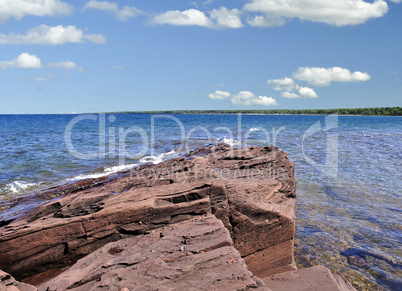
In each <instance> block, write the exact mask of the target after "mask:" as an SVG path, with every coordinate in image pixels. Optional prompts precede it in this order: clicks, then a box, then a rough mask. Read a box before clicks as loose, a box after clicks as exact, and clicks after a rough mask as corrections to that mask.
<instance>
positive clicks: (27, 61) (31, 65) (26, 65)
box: [0, 53, 43, 70]
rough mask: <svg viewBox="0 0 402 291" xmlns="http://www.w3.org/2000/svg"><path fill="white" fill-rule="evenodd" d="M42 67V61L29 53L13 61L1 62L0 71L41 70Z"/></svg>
mask: <svg viewBox="0 0 402 291" xmlns="http://www.w3.org/2000/svg"><path fill="white" fill-rule="evenodd" d="M42 67H43V66H42V64H41V61H40V59H39V58H38V57H37V56H35V55H30V54H28V53H22V54H20V55H19V56H18V57H17V58H15V59H14V60H12V61H0V70H5V69H8V68H22V69H41V68H42Z"/></svg>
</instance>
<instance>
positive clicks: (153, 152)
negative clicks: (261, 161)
mask: <svg viewBox="0 0 402 291" xmlns="http://www.w3.org/2000/svg"><path fill="white" fill-rule="evenodd" d="M218 141H224V142H227V143H229V144H232V145H234V146H239V145H267V144H275V145H277V146H278V147H279V148H280V149H282V150H284V151H286V152H287V153H288V154H289V157H290V159H291V160H292V161H294V162H295V165H296V179H297V183H298V187H297V191H298V215H297V217H298V221H297V232H296V259H297V264H298V266H299V267H302V266H310V265H315V264H324V265H326V266H327V267H329V268H330V269H332V270H333V271H335V272H337V273H339V274H342V275H343V276H344V277H346V278H347V279H348V280H349V281H351V282H352V283H353V284H354V286H355V287H356V288H357V289H359V290H378V289H382V290H401V286H402V280H401V278H402V247H401V246H402V224H401V218H402V202H401V198H402V197H401V196H402V195H401V188H402V183H401V181H402V179H401V178H402V177H401V176H402V174H401V172H402V171H401V170H402V117H378V116H305V115H300V116H295V115H150V114H86V115H0V157H1V160H0V220H2V219H7V218H9V217H12V216H13V215H15V214H16V213H20V212H22V211H23V210H24V209H25V208H26V207H29V206H30V205H26V204H23V205H18V204H17V205H16V204H15V203H13V201H15V199H16V198H18V197H23V196H25V195H29V194H30V193H33V192H35V191H39V190H40V189H45V188H47V187H49V186H52V185H58V184H63V183H66V182H68V181H72V180H78V179H84V178H89V177H99V176H102V175H108V174H112V173H114V172H116V171H118V170H121V169H127V168H132V167H135V166H136V165H138V164H141V163H144V162H148V161H151V162H154V163H157V162H159V161H161V160H163V159H167V158H169V157H173V156H176V155H179V154H182V153H184V152H186V151H187V150H189V149H192V148H195V147H198V146H202V145H205V144H211V143H212V144H213V143H217V142H218ZM31 203H35V201H31Z"/></svg>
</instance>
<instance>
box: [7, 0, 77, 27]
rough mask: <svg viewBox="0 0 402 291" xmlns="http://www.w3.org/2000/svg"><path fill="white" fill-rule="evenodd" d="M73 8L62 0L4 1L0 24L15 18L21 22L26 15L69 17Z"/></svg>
mask: <svg viewBox="0 0 402 291" xmlns="http://www.w3.org/2000/svg"><path fill="white" fill-rule="evenodd" d="M72 12H73V7H72V6H71V5H69V4H67V3H65V2H63V1H60V0H42V1H38V0H2V1H0V23H4V22H6V21H7V19H9V18H11V17H14V18H15V19H17V20H20V19H21V18H23V17H24V16H26V15H33V16H54V15H60V14H62V15H68V14H71V13H72Z"/></svg>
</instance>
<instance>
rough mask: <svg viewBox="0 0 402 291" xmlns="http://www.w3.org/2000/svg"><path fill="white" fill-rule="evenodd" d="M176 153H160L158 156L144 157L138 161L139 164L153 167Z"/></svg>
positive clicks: (172, 151)
mask: <svg viewBox="0 0 402 291" xmlns="http://www.w3.org/2000/svg"><path fill="white" fill-rule="evenodd" d="M175 153H176V152H175V151H174V150H171V151H170V152H167V153H162V154H160V155H157V156H145V157H143V158H142V159H140V163H141V164H142V163H153V164H154V165H156V164H159V163H161V162H163V160H164V159H165V158H166V157H168V156H171V155H173V154H175Z"/></svg>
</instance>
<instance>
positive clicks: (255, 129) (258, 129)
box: [249, 127, 261, 132]
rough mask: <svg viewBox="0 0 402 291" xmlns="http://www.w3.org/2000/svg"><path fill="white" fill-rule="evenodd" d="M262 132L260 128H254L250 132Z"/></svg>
mask: <svg viewBox="0 0 402 291" xmlns="http://www.w3.org/2000/svg"><path fill="white" fill-rule="evenodd" d="M260 130H261V128H259V127H252V128H250V130H249V131H250V132H253V131H260Z"/></svg>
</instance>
